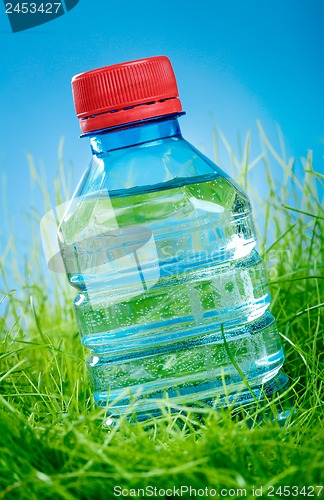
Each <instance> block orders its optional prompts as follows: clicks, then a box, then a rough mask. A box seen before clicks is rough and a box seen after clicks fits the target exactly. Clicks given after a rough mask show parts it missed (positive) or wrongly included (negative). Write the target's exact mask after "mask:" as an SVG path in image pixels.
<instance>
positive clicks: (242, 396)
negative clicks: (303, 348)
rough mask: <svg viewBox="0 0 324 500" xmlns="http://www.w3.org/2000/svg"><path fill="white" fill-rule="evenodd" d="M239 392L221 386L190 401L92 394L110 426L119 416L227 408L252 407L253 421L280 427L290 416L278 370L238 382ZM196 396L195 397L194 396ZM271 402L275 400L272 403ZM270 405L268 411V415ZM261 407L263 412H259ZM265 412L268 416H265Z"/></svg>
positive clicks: (147, 416)
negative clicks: (266, 421)
mask: <svg viewBox="0 0 324 500" xmlns="http://www.w3.org/2000/svg"><path fill="white" fill-rule="evenodd" d="M241 386H242V387H241V389H240V390H237V391H235V392H233V391H230V387H229V386H226V385H224V386H223V387H222V390H220V388H219V389H218V390H217V391H213V392H214V394H209V395H208V397H201V396H202V394H201V393H200V391H197V393H198V394H200V397H199V398H197V397H196V398H195V400H194V401H193V398H191V399H190V397H184V396H178V397H174V395H172V397H170V395H169V394H168V393H166V394H164V395H161V397H159V398H156V397H155V398H153V397H149V398H143V396H141V395H140V392H139V393H138V394H133V395H132V396H130V395H128V396H127V395H125V392H124V393H122V394H121V395H120V397H119V398H116V399H114V400H113V401H110V398H109V394H108V393H96V394H94V401H95V403H96V405H97V406H100V407H103V408H106V409H107V425H113V424H114V422H115V421H116V420H118V419H119V418H120V417H121V416H126V417H127V418H128V419H129V420H135V421H144V420H147V419H150V418H153V417H161V416H162V415H163V414H164V413H165V411H166V410H167V411H168V412H171V413H177V412H182V413H186V412H190V411H194V412H195V413H198V414H200V413H201V414H202V415H203V414H204V413H206V410H207V412H208V411H209V410H210V409H211V408H213V409H215V410H220V409H231V410H235V411H236V414H238V413H239V411H241V413H242V414H245V415H246V414H247V413H248V414H252V413H253V412H255V410H256V408H259V409H260V412H259V416H258V417H257V421H260V420H263V419H264V418H265V416H267V415H268V417H267V418H270V419H271V420H276V421H277V422H278V423H279V424H280V425H284V423H285V422H286V420H287V419H288V418H289V416H291V415H292V414H293V413H294V409H293V405H292V403H291V401H290V400H289V398H286V397H285V396H283V395H284V393H285V392H286V391H287V390H288V389H289V380H288V377H287V375H286V374H285V373H284V372H283V371H282V370H280V371H279V372H278V373H277V374H276V375H275V376H274V377H272V378H271V379H270V380H268V381H267V382H265V383H263V384H258V385H249V386H248V387H247V386H246V385H245V386H244V384H243V383H242V384H241ZM197 393H196V395H197ZM281 396H282V397H281ZM274 400H275V401H274ZM271 401H274V403H271V410H270V412H269V408H268V407H270V405H269V403H270V402H271ZM263 408H265V411H264V412H263V411H262V409H263ZM269 413H271V416H270V417H269Z"/></svg>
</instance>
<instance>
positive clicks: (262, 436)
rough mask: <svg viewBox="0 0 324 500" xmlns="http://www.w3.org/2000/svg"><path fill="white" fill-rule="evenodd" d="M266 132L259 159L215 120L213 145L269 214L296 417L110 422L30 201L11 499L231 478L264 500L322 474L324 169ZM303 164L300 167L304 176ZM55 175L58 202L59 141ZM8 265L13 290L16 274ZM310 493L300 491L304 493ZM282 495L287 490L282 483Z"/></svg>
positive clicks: (5, 467)
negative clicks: (256, 176) (46, 261)
mask: <svg viewBox="0 0 324 500" xmlns="http://www.w3.org/2000/svg"><path fill="white" fill-rule="evenodd" d="M259 138H260V154H259V155H258V156H257V157H256V158H251V157H250V156H251V155H250V135H249V134H248V135H247V138H246V141H245V145H244V147H243V151H242V153H241V155H240V157H237V156H235V153H234V151H233V149H232V148H231V147H230V146H229V145H228V142H227V140H226V138H225V137H224V136H223V135H222V134H221V132H220V131H215V133H214V142H215V155H216V159H217V157H218V144H219V143H220V141H221V142H222V144H223V145H225V147H226V148H227V151H228V155H229V164H230V165H231V166H232V168H233V175H234V176H235V178H236V180H237V181H238V182H239V183H240V184H241V185H242V186H243V187H244V188H245V189H246V191H247V192H248V194H249V196H250V198H251V199H252V201H253V205H254V208H255V210H256V213H260V212H261V211H262V213H263V214H264V223H263V228H262V229H261V230H260V231H259V233H260V234H259V241H260V250H261V254H262V256H263V258H264V260H265V262H266V264H267V267H268V274H269V282H270V286H271V292H272V296H273V301H272V311H273V313H274V314H275V316H276V318H277V322H278V326H279V330H280V332H281V335H282V338H283V342H284V344H285V352H286V358H287V360H286V364H285V371H286V373H287V374H288V375H289V377H290V380H291V387H290V389H289V394H287V395H286V396H285V397H286V398H287V397H288V395H290V396H293V397H294V404H295V408H296V414H295V416H294V418H293V419H292V418H288V420H287V421H286V422H285V424H284V426H280V425H279V424H278V422H277V421H276V420H272V419H271V418H264V419H263V421H260V419H259V418H258V416H259V415H260V412H261V409H260V408H258V407H256V408H255V409H251V410H250V413H249V415H246V414H245V413H243V412H242V414H241V415H240V416H239V417H238V416H235V415H233V412H230V411H218V412H215V411H213V410H210V409H209V410H206V409H205V410H202V411H201V412H200V413H199V412H196V411H194V410H191V411H188V412H183V411H179V412H177V413H172V412H171V411H170V405H169V404H168V402H167V401H166V402H165V404H164V406H163V408H162V409H163V415H162V417H161V418H159V419H152V420H150V421H147V422H145V423H136V422H135V423H130V422H129V421H128V420H127V419H125V418H121V419H120V420H119V421H118V423H117V425H115V426H114V427H109V426H105V421H106V419H105V414H104V410H100V409H97V408H95V407H94V405H93V402H92V399H91V394H90V391H89V383H88V376H87V370H86V365H85V361H84V360H85V358H86V353H85V352H84V350H83V348H82V346H81V343H80V341H79V337H78V332H77V327H76V324H75V320H74V316H73V311H72V302H71V298H72V296H73V291H71V290H69V289H68V287H67V284H66V280H65V279H64V277H61V278H60V279H57V280H56V281H55V282H54V277H53V283H54V284H53V288H54V291H53V294H52V295H53V297H52V298H51V299H49V298H48V290H49V283H48V279H49V278H48V275H47V274H44V272H43V269H42V263H41V262H42V261H41V259H40V257H39V251H40V250H39V244H38V241H39V235H38V227H37V222H38V219H39V216H38V215H37V213H35V212H33V214H32V226H31V231H33V233H32V236H33V240H34V241H35V245H34V247H33V248H31V249H30V250H29V258H28V259H26V262H25V266H24V269H23V271H21V270H19V268H18V266H17V264H16V262H17V261H18V262H21V260H22V259H21V255H20V253H19V251H18V249H17V248H19V247H17V246H16V245H15V242H14V240H13V238H11V239H10V240H9V242H8V245H7V247H6V248H5V249H4V251H3V252H2V257H1V269H0V272H1V275H2V281H3V289H2V290H1V296H0V301H1V310H2V311H3V314H2V316H1V317H0V332H1V333H0V345H1V351H0V498H6V499H11V498H12V499H25V498H26V499H29V500H32V499H37V500H38V499H46V498H53V499H56V500H59V499H67V500H68V499H75V498H80V499H91V498H97V499H101V498H102V499H110V498H114V496H113V488H114V486H122V487H123V488H128V489H131V488H134V489H137V488H145V487H146V486H149V485H150V486H153V487H156V488H157V489H160V488H164V489H165V488H172V487H173V486H176V487H180V486H181V485H183V486H188V487H190V486H191V487H192V488H197V489H198V488H206V487H209V488H215V489H216V490H217V491H218V492H220V490H221V489H222V488H227V489H228V496H232V497H234V498H238V497H244V498H256V497H255V496H253V490H252V489H253V487H254V488H260V487H261V486H262V487H263V496H266V494H267V492H268V493H270V492H271V491H272V490H271V489H270V490H268V487H269V486H275V487H276V489H277V487H279V486H280V485H281V486H290V487H292V486H296V487H299V488H301V487H302V486H304V485H306V487H311V486H316V485H321V484H323V483H324V481H323V470H324V449H323V442H324V432H323V324H324V322H323V310H324V287H323V284H324V281H323V279H324V272H323V266H324V259H323V257H324V247H323V235H324V213H323V200H321V199H320V195H319V191H320V192H321V193H323V181H324V177H323V175H321V174H319V173H317V172H316V171H314V169H313V165H312V155H311V153H309V154H308V156H307V158H305V159H298V160H297V161H294V160H293V159H288V160H287V159H286V154H285V151H284V146H283V141H281V151H280V152H277V151H276V150H274V148H273V146H272V145H271V144H270V143H269V140H268V138H267V137H266V135H265V133H264V131H263V130H262V127H261V125H260V124H259ZM28 159H29V162H30V168H31V174H32V176H33V179H34V181H36V184H38V186H39V187H40V188H41V190H42V193H43V197H44V213H45V211H46V210H48V209H49V208H50V205H51V203H50V197H49V194H48V191H49V190H48V189H46V186H45V183H44V180H43V179H42V178H40V177H39V174H38V173H37V171H36V169H35V166H34V165H33V160H32V158H31V157H30V156H29V158H28ZM275 164H277V165H279V166H280V169H281V173H282V175H281V181H280V182H279V181H274V180H273V175H272V174H273V168H274V165H275ZM298 168H299V169H301V168H302V169H303V174H302V176H298V178H297V177H296V176H295V174H294V172H295V170H296V169H298ZM256 169H263V172H264V176H265V178H266V180H267V184H268V196H267V197H266V199H264V197H263V199H262V198H261V197H259V196H258V194H257V192H256V191H257V186H256V185H255V184H253V182H252V181H251V180H250V179H251V176H252V177H253V172H254V171H255V170H256ZM54 186H55V192H56V200H55V203H61V202H62V201H63V199H64V198H65V197H67V196H68V193H69V181H67V180H66V178H65V177H64V164H63V160H62V147H60V159H59V177H58V178H57V179H56V180H55V182H54ZM319 188H320V189H319ZM51 190H53V188H52V189H51ZM9 275H10V276H11V277H12V276H13V277H14V278H13V279H14V282H15V290H11V289H10V286H9V284H8V283H7V279H8V276H9ZM233 361H235V360H233ZM267 410H268V412H267V414H268V415H270V416H271V414H272V413H275V411H276V406H275V405H273V403H271V402H269V403H268V405H267ZM244 490H246V495H245V494H244V493H245V491H244ZM283 491H284V490H283V489H282V492H283ZM296 491H297V490H296V489H295V490H291V492H292V493H296ZM303 491H305V490H302V492H303ZM302 492H301V493H298V496H296V495H295V497H296V498H305V496H303V494H302ZM305 492H306V493H307V492H308V493H312V489H311V488H310V489H308V490H307V489H306V491H305ZM318 492H319V489H315V490H314V496H317V494H318ZM129 493H130V494H131V493H132V492H131V491H130V492H129ZM212 493H213V492H212ZM321 496H324V493H323V492H322V493H321ZM116 498H117V497H116ZM183 498H189V495H188V494H184V495H183ZM269 498H271V497H269ZM273 498H280V490H279V491H278V493H277V494H276V495H275V496H274V497H273Z"/></svg>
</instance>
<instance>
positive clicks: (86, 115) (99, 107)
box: [72, 56, 182, 134]
mask: <svg viewBox="0 0 324 500" xmlns="http://www.w3.org/2000/svg"><path fill="white" fill-rule="evenodd" d="M72 92H73V98H74V105H75V110H76V113H77V116H78V118H79V121H80V127H81V131H82V133H84V134H85V133H88V132H94V131H95V130H100V129H103V128H108V127H114V126H116V125H123V124H127V123H131V122H136V121H139V120H145V119H147V118H154V117H158V116H164V115H169V114H172V113H179V112H181V110H182V107H181V102H180V99H179V97H178V96H179V93H178V87H177V82H176V79H175V76H174V72H173V69H172V66H171V63H170V61H169V59H168V58H167V57H165V56H158V57H150V58H148V59H139V60H137V61H130V62H125V63H122V64H114V65H113V66H106V67H104V68H99V69H94V70H92V71H87V72H85V73H81V74H79V75H76V76H74V77H73V79H72Z"/></svg>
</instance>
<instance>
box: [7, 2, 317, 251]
mask: <svg viewBox="0 0 324 500" xmlns="http://www.w3.org/2000/svg"><path fill="white" fill-rule="evenodd" d="M323 18H324V3H323V2H322V1H321V0H308V1H306V0H304V1H301V0H285V1H282V0H281V1H279V0H271V1H270V0H268V1H265V0H262V1H261V0H246V1H242V0H226V1H225V0H222V1H219V0H209V1H201V2H196V3H194V2H189V1H187V2H184V1H178V2H175V1H174V0H172V1H171V0H166V1H164V2H159V3H156V2H151V1H147V0H143V1H138V2H134V1H133V0H132V1H131V0H124V1H123V2H110V1H109V0H96V1H90V0H80V1H79V4H78V5H77V6H76V7H75V8H74V9H73V10H71V11H70V12H69V13H67V14H65V15H64V16H62V17H60V18H58V19H56V20H54V21H51V22H50V23H47V24H44V25H42V26H40V27H37V28H33V29H30V30H27V31H23V32H20V33H15V34H13V33H11V31H10V25H9V21H8V19H7V18H6V15H5V11H4V7H2V6H0V40H1V47H2V51H1V54H0V68H1V78H0V105H1V114H0V127H1V139H0V167H1V177H0V180H1V183H2V189H1V196H2V197H3V195H4V193H5V194H6V198H7V202H6V203H7V211H6V212H5V214H4V215H3V216H2V220H3V221H4V224H3V225H2V237H1V240H0V243H1V245H4V244H5V243H6V239H7V237H8V234H10V232H15V233H16V234H18V236H19V234H20V233H23V225H22V223H21V220H22V219H21V217H22V216H21V214H22V212H28V210H29V209H30V206H31V205H32V204H34V205H35V206H36V208H37V209H38V210H39V211H40V212H41V210H42V207H41V203H40V200H39V198H37V197H35V198H34V199H33V200H31V196H30V178H29V171H28V163H27V160H26V152H27V151H29V152H30V153H32V155H33V156H34V158H35V161H36V163H37V165H43V168H44V169H45V170H46V173H47V178H48V181H49V184H50V180H51V178H53V177H54V175H55V174H56V172H57V149H58V142H59V139H60V137H61V136H64V138H65V154H64V156H65V159H66V161H67V162H68V161H70V160H71V161H72V162H73V164H74V172H75V173H74V175H75V182H76V181H77V179H78V178H79V177H80V176H81V174H82V172H83V170H84V169H85V167H86V165H87V163H88V161H89V158H90V150H89V146H88V143H87V140H86V139H83V140H80V139H78V134H79V128H78V122H77V119H76V117H75V112H74V108H73V102H72V96H71V88H70V81H71V78H72V76H73V75H75V74H77V73H80V72H82V71H86V70H90V69H93V68H96V67H100V66H105V65H109V64H114V63H118V62H122V61H127V60H131V59H138V58H142V57H148V56H153V55H167V56H168V57H169V58H170V60H171V62H172V64H173V67H174V70H175V73H176V76H177V81H178V86H179V90H180V95H181V99H182V103H183V107H184V109H185V110H186V111H187V115H186V116H185V117H183V118H182V119H181V126H182V131H183V135H184V136H185V137H186V138H187V139H189V140H190V141H191V142H193V143H194V144H195V145H198V146H201V147H203V149H204V150H205V152H206V153H207V154H208V155H210V156H211V155H212V135H211V128H212V126H213V119H212V118H211V116H213V117H214V120H215V122H217V124H218V125H219V126H220V127H221V129H222V130H223V131H224V132H225V133H226V135H227V136H228V137H229V140H230V142H232V143H234V142H235V140H236V135H237V132H238V131H240V132H241V133H242V135H244V134H245V133H246V130H247V129H248V128H251V129H252V130H255V121H256V119H258V118H259V119H261V121H262V123H263V125H264V128H265V129H266V131H267V132H268V134H269V135H270V137H274V135H275V130H276V129H275V124H276V123H279V124H280V126H281V128H282V131H283V134H284V136H285V139H286V141H287V144H288V147H289V152H290V153H291V154H293V155H296V156H301V155H306V153H307V150H308V149H313V150H314V155H315V168H316V170H317V171H319V172H323V171H324V160H323V154H324V113H323V111H324V96H323V86H324V65H323V49H324V30H323ZM274 140H275V139H274ZM0 205H1V204H0ZM9 213H10V214H12V215H11V216H10V217H9V215H8V214H9ZM27 238H28V236H27Z"/></svg>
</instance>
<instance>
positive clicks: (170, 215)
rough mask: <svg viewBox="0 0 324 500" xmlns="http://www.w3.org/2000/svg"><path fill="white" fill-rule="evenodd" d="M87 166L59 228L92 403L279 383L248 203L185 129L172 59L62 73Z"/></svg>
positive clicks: (113, 407) (232, 396)
mask: <svg viewBox="0 0 324 500" xmlns="http://www.w3.org/2000/svg"><path fill="white" fill-rule="evenodd" d="M72 88H73V96H74V103H75V108H76V112H77V116H78V118H79V121H80V125H81V131H82V134H83V136H84V137H88V138H89V139H90V145H91V150H92V155H93V156H92V160H91V163H90V166H89V168H88V169H87V171H86V172H85V174H84V176H83V178H82V179H81V181H80V183H79V186H78V187H77V189H76V192H75V194H74V196H73V199H72V201H71V203H70V206H69V208H68V210H67V212H66V213H65V215H64V217H63V219H62V221H61V224H60V227H59V242H60V248H61V254H62V257H63V260H64V262H65V268H66V272H67V275H68V279H69V281H70V283H71V285H72V286H74V287H75V288H76V289H77V291H78V295H77V297H76V299H75V302H74V305H75V314H76V318H77V322H78V326H79V330H80V332H81V336H82V342H83V344H84V345H85V346H86V347H87V348H88V349H89V350H90V353H91V354H90V357H89V360H88V365H89V373H90V379H91V384H92V390H93V395H94V399H95V402H96V403H97V404H99V405H103V406H106V405H108V406H109V409H110V412H111V413H112V414H114V413H116V414H123V413H125V412H126V411H128V410H129V407H130V403H131V402H132V401H133V400H135V399H136V400H137V405H136V411H137V413H138V415H139V416H140V415H146V414H147V413H149V414H154V413H158V408H159V402H160V401H161V398H165V397H167V398H168V399H169V401H170V402H171V403H175V404H177V405H179V404H180V405H182V404H184V405H195V404H197V403H199V404H200V403H206V404H209V405H215V406H217V405H229V404H244V403H249V402H251V401H253V400H255V399H259V398H262V397H263V396H262V394H266V395H268V396H271V395H272V394H273V393H274V392H276V391H278V390H280V389H281V388H282V387H283V386H285V384H286V383H287V377H286V375H285V374H284V373H283V372H282V371H281V367H282V364H283V361H284V354H283V350H282V346H281V343H280V338H279V334H278V331H277V327H276V322H275V319H274V317H273V316H272V314H271V313H270V312H269V304H270V294H269V290H268V285H267V279H266V274H265V269H264V266H263V263H262V261H261V259H260V256H259V254H258V252H257V250H256V236H255V230H254V225H253V220H252V215H251V206H250V203H249V200H248V198H247V196H246V194H245V193H244V192H243V191H242V189H241V188H240V187H239V186H238V185H237V184H236V183H235V182H234V181H233V180H232V179H231V178H230V177H229V176H228V175H227V174H225V173H224V172H223V171H222V170H221V169H220V168H219V167H218V166H216V165H215V164H214V163H213V162H212V161H211V160H209V159H208V158H206V157H205V156H204V155H203V154H202V153H201V152H199V151H198V150H197V149H196V148H195V147H194V146H192V145H191V144H190V143H189V142H187V141H186V140H185V139H184V138H183V137H182V135H181V132H180V128H179V123H178V118H179V117H180V116H181V115H183V114H184V113H183V112H182V107H181V102H180V100H179V97H178V89H177V84H176V80H175V76H174V73H173V70H172V66H171V64H170V61H169V59H168V58H167V57H164V56H163V57H152V58H148V59H141V60H137V61H131V62H128V63H123V64H118V65H113V66H107V67H104V68H100V69H96V70H93V71H88V72H86V73H82V74H80V75H77V76H75V77H74V78H73V80H72Z"/></svg>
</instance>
